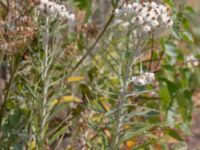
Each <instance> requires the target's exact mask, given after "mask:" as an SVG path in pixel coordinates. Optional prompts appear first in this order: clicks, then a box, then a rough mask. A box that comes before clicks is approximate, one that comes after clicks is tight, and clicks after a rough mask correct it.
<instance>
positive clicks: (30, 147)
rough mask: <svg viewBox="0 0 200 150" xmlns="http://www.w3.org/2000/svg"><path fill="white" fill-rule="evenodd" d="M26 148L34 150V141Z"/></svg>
mask: <svg viewBox="0 0 200 150" xmlns="http://www.w3.org/2000/svg"><path fill="white" fill-rule="evenodd" d="M28 146H29V149H30V150H35V149H36V143H35V141H31V142H30V143H29V144H28Z"/></svg>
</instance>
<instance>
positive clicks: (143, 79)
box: [131, 72, 155, 86]
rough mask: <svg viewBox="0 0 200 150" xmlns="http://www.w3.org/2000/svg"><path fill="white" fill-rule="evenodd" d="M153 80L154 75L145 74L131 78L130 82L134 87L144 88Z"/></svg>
mask: <svg viewBox="0 0 200 150" xmlns="http://www.w3.org/2000/svg"><path fill="white" fill-rule="evenodd" d="M153 80H155V75H154V73H151V72H146V73H143V74H141V75H137V76H133V77H132V79H131V82H133V84H134V85H136V86H144V85H148V84H150V83H151V82H152V81H153Z"/></svg>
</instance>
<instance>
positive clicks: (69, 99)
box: [61, 95, 81, 102]
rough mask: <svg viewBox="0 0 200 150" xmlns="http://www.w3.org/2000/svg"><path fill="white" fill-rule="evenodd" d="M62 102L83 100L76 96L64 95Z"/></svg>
mask: <svg viewBox="0 0 200 150" xmlns="http://www.w3.org/2000/svg"><path fill="white" fill-rule="evenodd" d="M61 101H62V102H81V100H80V99H79V98H77V97H75V96H72V95H71V96H63V97H62V98H61Z"/></svg>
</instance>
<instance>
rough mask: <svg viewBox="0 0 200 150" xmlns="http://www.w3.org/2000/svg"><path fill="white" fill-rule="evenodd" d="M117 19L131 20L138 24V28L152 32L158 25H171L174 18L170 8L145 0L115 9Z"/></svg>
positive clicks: (161, 26)
mask: <svg viewBox="0 0 200 150" xmlns="http://www.w3.org/2000/svg"><path fill="white" fill-rule="evenodd" d="M115 15H116V17H117V19H119V18H120V19H121V20H123V21H125V22H126V21H129V22H131V23H132V24H135V25H138V29H139V30H141V31H143V32H150V31H152V30H155V29H157V28H158V27H160V28H163V27H165V28H166V27H171V26H172V25H173V21H172V18H171V16H170V14H169V8H168V7H166V6H165V5H162V4H157V3H155V2H144V3H143V4H140V3H137V2H134V3H130V4H124V5H123V6H122V7H121V8H117V9H116V10H115Z"/></svg>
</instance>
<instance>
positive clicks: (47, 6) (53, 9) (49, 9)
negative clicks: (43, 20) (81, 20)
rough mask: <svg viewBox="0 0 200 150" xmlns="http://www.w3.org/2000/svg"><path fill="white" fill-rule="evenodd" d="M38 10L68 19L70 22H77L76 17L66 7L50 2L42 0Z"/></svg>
mask: <svg viewBox="0 0 200 150" xmlns="http://www.w3.org/2000/svg"><path fill="white" fill-rule="evenodd" d="M38 8H39V10H41V11H43V12H45V13H47V14H49V15H54V16H59V17H60V18H62V19H67V20H68V21H74V20H75V15H74V14H73V13H71V12H69V11H68V10H67V9H66V7H65V5H60V4H57V3H55V2H51V1H49V0H41V1H40V4H39V6H38Z"/></svg>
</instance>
